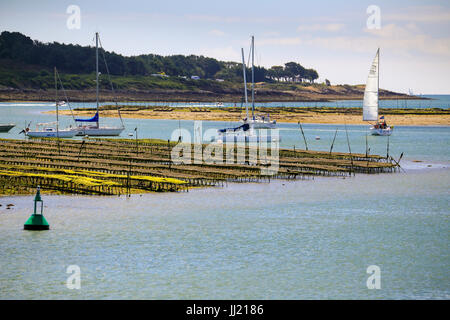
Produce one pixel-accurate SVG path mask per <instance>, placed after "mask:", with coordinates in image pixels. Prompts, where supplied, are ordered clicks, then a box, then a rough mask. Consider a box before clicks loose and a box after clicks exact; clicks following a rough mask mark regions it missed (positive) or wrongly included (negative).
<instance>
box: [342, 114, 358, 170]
mask: <svg viewBox="0 0 450 320" xmlns="http://www.w3.org/2000/svg"><path fill="white" fill-rule="evenodd" d="M344 125H345V135H346V136H347V145H348V152H349V154H350V163H351V171H350V175H351V174H352V171H353V156H352V149H351V148H350V140H349V139H348V131H347V121H345V119H344ZM353 175H355V172H354V171H353Z"/></svg>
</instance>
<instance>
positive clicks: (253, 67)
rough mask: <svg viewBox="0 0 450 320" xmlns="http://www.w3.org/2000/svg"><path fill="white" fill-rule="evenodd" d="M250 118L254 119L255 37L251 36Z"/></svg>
mask: <svg viewBox="0 0 450 320" xmlns="http://www.w3.org/2000/svg"><path fill="white" fill-rule="evenodd" d="M252 119H255V37H254V36H252Z"/></svg>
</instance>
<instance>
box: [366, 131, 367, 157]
mask: <svg viewBox="0 0 450 320" xmlns="http://www.w3.org/2000/svg"><path fill="white" fill-rule="evenodd" d="M366 158H367V133H366Z"/></svg>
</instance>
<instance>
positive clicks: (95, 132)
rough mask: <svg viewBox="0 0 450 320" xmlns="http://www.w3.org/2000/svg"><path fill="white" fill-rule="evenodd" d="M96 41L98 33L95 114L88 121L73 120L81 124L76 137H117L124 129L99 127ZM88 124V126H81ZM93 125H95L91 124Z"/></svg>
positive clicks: (96, 70)
mask: <svg viewBox="0 0 450 320" xmlns="http://www.w3.org/2000/svg"><path fill="white" fill-rule="evenodd" d="M98 41H99V36H98V32H96V33H95V74H96V96H97V99H96V100H97V112H96V113H95V115H94V116H93V117H92V118H89V119H75V121H76V122H80V123H81V124H80V125H78V126H77V130H78V132H77V136H86V135H87V136H118V135H120V134H121V133H122V131H123V130H124V129H125V127H124V126H123V124H122V126H121V127H107V126H100V122H99V120H100V119H99V114H98V109H99V101H98V90H99V89H98V88H99V80H98V76H99V72H98ZM119 115H120V114H119ZM85 122H88V123H89V124H83V123H85ZM91 123H95V124H91Z"/></svg>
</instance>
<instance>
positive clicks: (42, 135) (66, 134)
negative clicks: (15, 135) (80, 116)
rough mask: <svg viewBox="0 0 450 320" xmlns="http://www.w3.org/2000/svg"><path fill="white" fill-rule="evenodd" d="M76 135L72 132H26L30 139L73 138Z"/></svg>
mask: <svg viewBox="0 0 450 320" xmlns="http://www.w3.org/2000/svg"><path fill="white" fill-rule="evenodd" d="M76 133H77V132H76V131H74V130H60V131H58V132H56V131H28V132H27V133H26V135H27V136H28V137H31V138H73V137H74V136H75V134H76Z"/></svg>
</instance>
